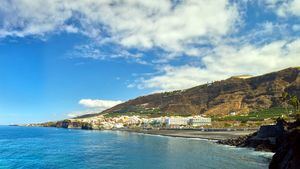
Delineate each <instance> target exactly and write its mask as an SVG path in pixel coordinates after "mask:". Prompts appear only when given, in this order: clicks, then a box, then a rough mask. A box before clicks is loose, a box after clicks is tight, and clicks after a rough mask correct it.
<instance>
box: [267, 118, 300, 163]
mask: <svg viewBox="0 0 300 169" xmlns="http://www.w3.org/2000/svg"><path fill="white" fill-rule="evenodd" d="M295 124H297V125H295ZM294 125H295V126H293V127H290V128H289V129H288V131H287V132H286V133H285V134H284V135H283V137H281V138H279V144H280V145H279V146H278V148H277V150H276V153H275V154H274V156H273V158H272V161H271V163H270V166H269V168H271V169H299V168H300V121H297V122H295V123H294Z"/></svg>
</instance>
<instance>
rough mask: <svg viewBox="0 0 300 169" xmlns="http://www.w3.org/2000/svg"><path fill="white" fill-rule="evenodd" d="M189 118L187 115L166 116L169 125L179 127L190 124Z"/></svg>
mask: <svg viewBox="0 0 300 169" xmlns="http://www.w3.org/2000/svg"><path fill="white" fill-rule="evenodd" d="M188 122H189V119H188V118H185V117H169V118H166V120H165V123H166V126H169V127H179V126H186V125H188Z"/></svg>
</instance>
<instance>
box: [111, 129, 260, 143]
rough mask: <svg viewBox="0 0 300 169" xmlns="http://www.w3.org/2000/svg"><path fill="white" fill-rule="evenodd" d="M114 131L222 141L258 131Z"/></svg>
mask: <svg viewBox="0 0 300 169" xmlns="http://www.w3.org/2000/svg"><path fill="white" fill-rule="evenodd" d="M112 131H127V132H135V133H142V134H150V135H160V136H169V137H181V138H198V139H205V140H210V141H220V140H227V139H234V138H238V137H240V136H246V135H249V134H252V133H254V132H256V131H254V130H245V131H201V130H182V129H161V130H133V129H121V130H120V129H118V130H112Z"/></svg>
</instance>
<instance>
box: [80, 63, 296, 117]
mask: <svg viewBox="0 0 300 169" xmlns="http://www.w3.org/2000/svg"><path fill="white" fill-rule="evenodd" d="M299 72H300V69H299V68H288V69H284V70H281V71H278V72H272V73H268V74H265V75H261V76H256V77H250V76H248V77H247V78H245V77H244V76H243V77H239V76H235V77H231V78H229V79H226V80H222V81H216V82H214V83H211V84H203V85H199V86H196V87H193V88H190V89H186V90H182V91H173V92H164V93H156V94H151V95H147V96H141V97H138V98H136V99H133V100H129V101H127V102H124V103H122V104H119V105H116V106H114V107H112V108H110V109H107V110H105V111H103V112H101V113H99V114H106V115H109V116H113V115H119V114H128V113H130V114H144V115H146V116H161V115H183V116H185V115H197V114H205V115H211V116H213V115H226V114H229V113H231V112H235V113H238V114H239V113H240V114H242V113H248V112H250V111H253V110H257V109H265V108H271V107H280V106H283V105H282V104H285V103H283V102H282V101H281V96H282V93H283V92H287V93H289V94H290V95H296V96H298V98H299V97H300V73H299ZM95 115H98V114H90V115H85V116H81V117H79V118H82V117H92V116H95Z"/></svg>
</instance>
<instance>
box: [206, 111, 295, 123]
mask: <svg viewBox="0 0 300 169" xmlns="http://www.w3.org/2000/svg"><path fill="white" fill-rule="evenodd" d="M286 110H287V109H286V108H281V107H275V108H270V109H262V110H258V111H254V112H250V113H249V114H247V115H234V116H225V117H212V120H214V121H240V122H241V123H246V122H247V121H263V120H265V119H272V120H276V119H277V118H278V117H282V116H283V117H288V116H289V112H291V110H290V109H288V111H286Z"/></svg>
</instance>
